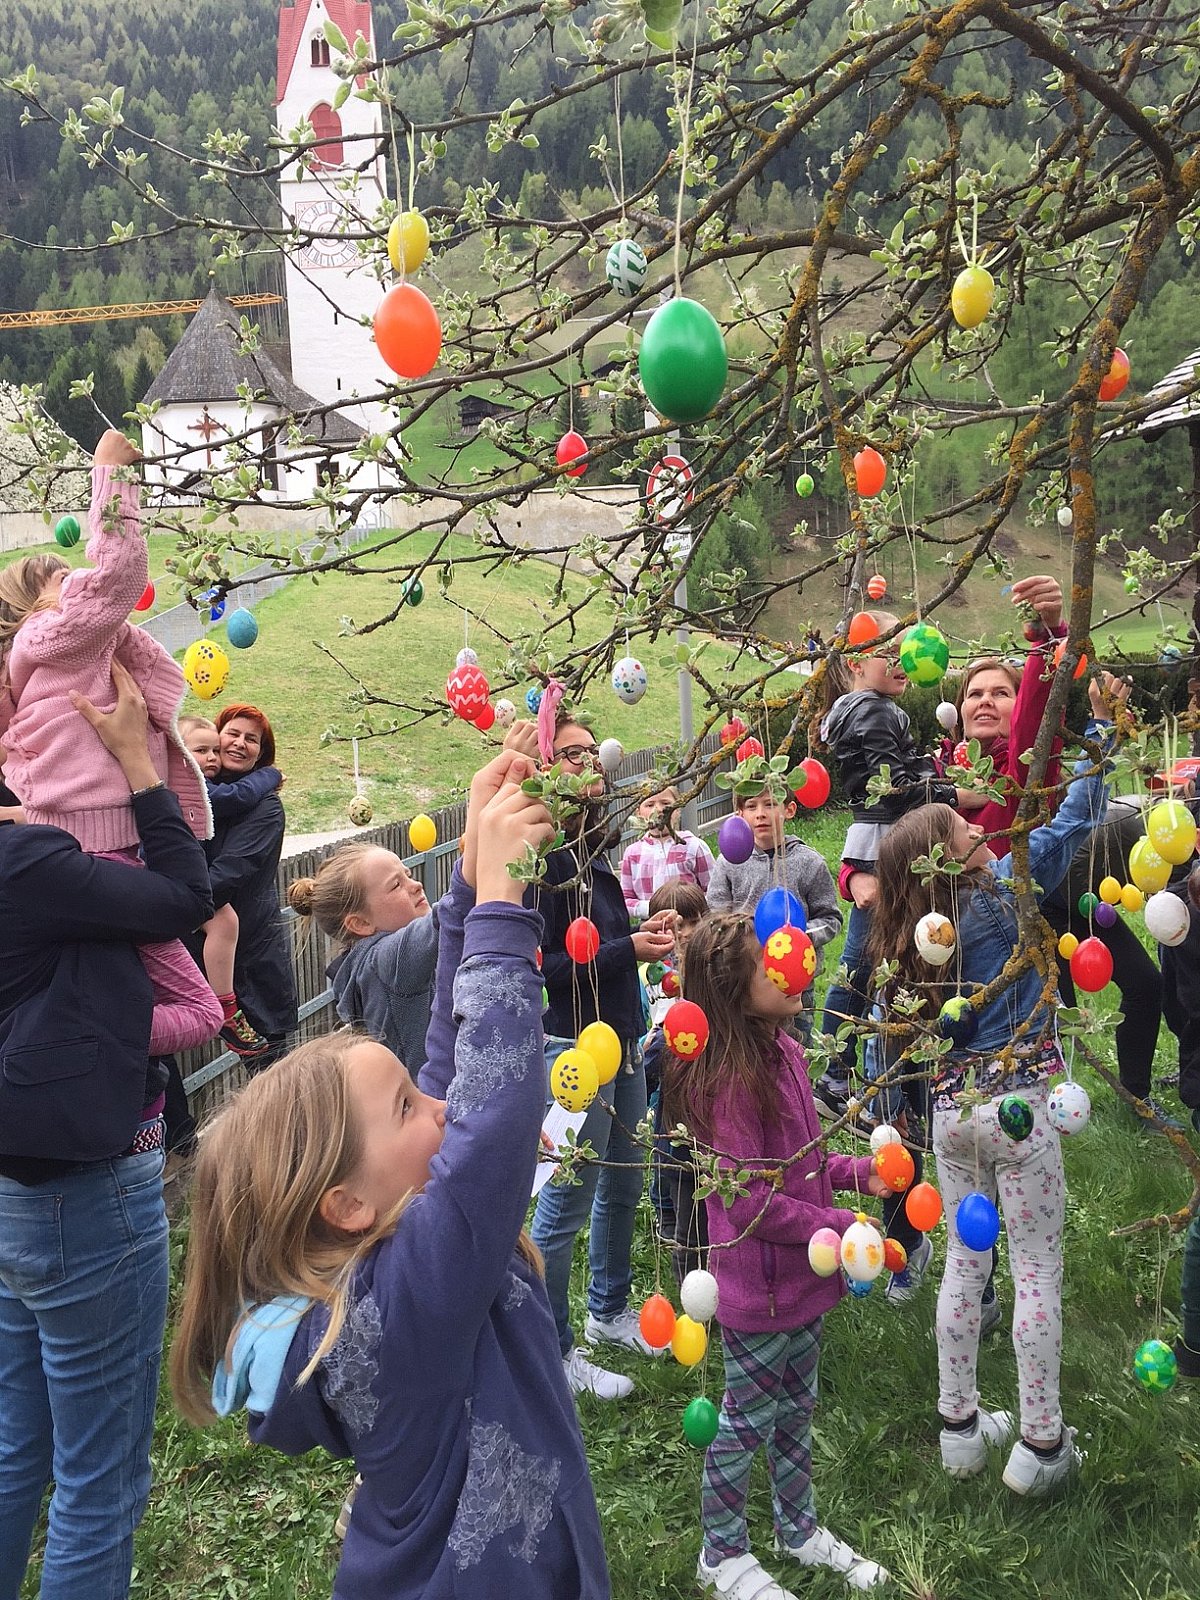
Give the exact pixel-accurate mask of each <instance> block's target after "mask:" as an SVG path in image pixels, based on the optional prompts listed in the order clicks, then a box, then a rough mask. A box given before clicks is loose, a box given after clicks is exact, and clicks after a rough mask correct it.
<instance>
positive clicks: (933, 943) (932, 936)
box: [913, 911, 958, 967]
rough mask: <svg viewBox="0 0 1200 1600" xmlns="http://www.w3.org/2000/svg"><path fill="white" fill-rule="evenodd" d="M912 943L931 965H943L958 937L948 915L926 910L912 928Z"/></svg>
mask: <svg viewBox="0 0 1200 1600" xmlns="http://www.w3.org/2000/svg"><path fill="white" fill-rule="evenodd" d="M913 943H914V944H915V945H916V947H917V954H918V955H919V956H920V957H921V958H922V959H923V960H925V961H928V963H929V965H930V966H931V967H944V966H945V965H946V963H947V961H949V960H950V958H951V957H952V956H953V954H954V952H955V950H956V949H957V947H958V938H957V935H956V934H955V932H954V924H953V923H952V922H951V921H950V918H949V917H944V916H943V915H942V913H941V912H940V911H927V912H926V913H925V915H924V916H923V917H922V918H921V920H920V921H919V922H918V923H917V925H916V927H915V928H914V929H913Z"/></svg>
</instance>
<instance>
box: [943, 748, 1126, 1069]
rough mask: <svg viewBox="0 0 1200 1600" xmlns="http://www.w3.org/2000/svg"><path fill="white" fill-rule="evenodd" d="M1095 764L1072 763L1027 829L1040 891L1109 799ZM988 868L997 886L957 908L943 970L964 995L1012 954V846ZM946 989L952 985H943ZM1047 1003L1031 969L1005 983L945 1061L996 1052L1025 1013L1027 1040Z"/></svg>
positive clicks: (1061, 872)
mask: <svg viewBox="0 0 1200 1600" xmlns="http://www.w3.org/2000/svg"><path fill="white" fill-rule="evenodd" d="M1110 728H1111V725H1110V724H1108V723H1097V722H1095V721H1091V722H1089V723H1088V727H1087V732H1086V737H1088V738H1091V739H1096V740H1100V741H1103V740H1104V738H1105V736H1106V734H1107V733H1108V732H1109V731H1110ZM1093 765H1094V763H1093V762H1092V760H1091V758H1090V757H1087V756H1084V757H1082V758H1081V759H1080V760H1079V761H1078V762H1077V763H1076V766H1075V780H1074V782H1073V783H1072V784H1071V786H1070V787H1069V788H1068V790H1067V792H1066V795H1065V797H1064V799H1063V802H1062V805H1061V806H1060V807H1059V808H1058V811H1057V812H1056V813H1055V815H1054V818H1053V820H1052V821H1051V822H1049V823H1047V824H1046V825H1045V826H1044V827H1041V828H1035V829H1034V830H1033V832H1032V833H1031V834H1030V835H1029V870H1030V873H1031V875H1032V877H1033V880H1034V882H1035V884H1036V885H1037V892H1038V896H1039V898H1041V897H1042V896H1044V895H1046V894H1048V893H1049V892H1050V890H1052V889H1054V888H1057V886H1058V885H1059V884H1060V883H1061V882H1062V880H1063V878H1064V877H1065V876H1066V872H1067V868H1068V867H1069V866H1070V864H1071V857H1072V856H1073V855H1074V854H1075V851H1076V850H1077V849H1078V848H1079V847H1080V845H1081V844H1082V843H1083V842H1084V840H1085V839H1086V838H1087V836H1088V834H1090V833H1091V832H1092V830H1093V829H1094V828H1095V827H1096V826H1097V824H1098V823H1099V822H1102V821H1103V820H1104V813H1105V807H1106V805H1107V803H1108V784H1107V778H1106V777H1105V775H1104V773H1103V772H1093V773H1091V774H1090V775H1089V776H1084V774H1087V772H1088V769H1089V768H1090V767H1092V766H1093ZM987 870H988V871H989V872H990V873H991V874H992V877H993V879H994V881H995V887H996V891H997V892H996V893H991V892H990V891H988V890H983V889H977V890H975V892H974V893H973V894H971V895H970V897H969V898H968V899H967V900H966V901H965V903H962V904H960V906H959V910H958V953H957V954H956V956H955V958H954V961H953V962H952V963H951V965H950V966H949V967H948V968H947V969H945V970H946V971H947V974H949V973H950V972H953V974H954V977H955V979H956V980H957V986H958V991H959V993H961V994H964V995H967V996H971V995H974V994H975V993H976V992H977V991H978V990H979V989H981V988H983V987H985V986H986V985H987V984H989V983H990V982H991V981H992V979H993V978H995V977H996V975H997V973H999V972H1000V970H1001V969H1002V968H1003V966H1004V964H1005V962H1006V961H1007V960H1008V958H1009V957H1010V956H1011V955H1012V953H1013V950H1014V949H1015V948H1016V943H1017V906H1016V895H1015V892H1014V889H1013V881H1012V879H1013V859H1012V855H1011V853H1010V854H1008V855H1006V856H1005V857H1003V859H1002V860H1000V861H995V860H993V861H990V862H989V863H988V867H987ZM946 992H947V994H948V995H949V994H950V993H952V992H953V989H952V988H951V987H950V985H947V990H946ZM1045 1012H1046V1007H1045V1005H1044V1003H1043V1001H1042V979H1041V978H1040V977H1039V976H1038V974H1037V973H1036V972H1035V971H1033V970H1032V969H1031V970H1030V971H1028V972H1025V973H1023V974H1022V975H1021V977H1019V978H1018V979H1017V981H1016V982H1015V983H1013V984H1011V985H1010V986H1009V987H1008V988H1007V989H1006V990H1005V991H1004V993H1003V994H1001V995H998V996H997V997H996V999H995V1000H993V1001H992V1002H991V1003H990V1005H986V1006H985V1007H984V1008H983V1010H982V1012H981V1013H980V1017H979V1031H978V1032H977V1033H976V1035H975V1037H974V1039H972V1041H971V1046H970V1049H969V1050H967V1051H954V1052H953V1053H952V1055H951V1056H950V1058H949V1061H952V1062H955V1063H957V1061H958V1060H959V1059H960V1058H962V1064H963V1066H964V1068H965V1067H966V1065H967V1064H968V1061H969V1059H970V1058H971V1057H980V1056H982V1057H985V1058H989V1057H992V1056H996V1055H998V1054H999V1053H1000V1051H1001V1050H1003V1049H1004V1048H1005V1047H1006V1046H1008V1045H1010V1044H1011V1043H1012V1040H1013V1034H1014V1033H1015V1032H1016V1030H1017V1028H1018V1027H1019V1026H1020V1025H1021V1024H1022V1023H1023V1022H1025V1021H1026V1020H1027V1019H1028V1020H1029V1022H1030V1026H1029V1028H1028V1029H1027V1030H1026V1033H1025V1034H1024V1035H1023V1036H1022V1037H1023V1038H1028V1039H1029V1041H1030V1043H1031V1044H1032V1043H1033V1041H1034V1040H1035V1039H1036V1038H1037V1035H1038V1033H1039V1032H1040V1031H1041V1029H1042V1028H1043V1027H1044V1026H1045V1024H1046V1021H1047V1018H1046V1015H1045Z"/></svg>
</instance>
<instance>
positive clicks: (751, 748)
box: [734, 739, 763, 761]
mask: <svg viewBox="0 0 1200 1600" xmlns="http://www.w3.org/2000/svg"><path fill="white" fill-rule="evenodd" d="M762 754H763V747H762V744H761V742H760V741H759V740H758V739H743V740H742V742H741V744H740V745H738V747H737V749H736V750H735V751H734V758H735V759H736V760H738V761H746V760H748V759H749V758H750V757H751V756H761V755H762Z"/></svg>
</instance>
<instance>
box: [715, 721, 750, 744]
mask: <svg viewBox="0 0 1200 1600" xmlns="http://www.w3.org/2000/svg"><path fill="white" fill-rule="evenodd" d="M749 731H750V730H749V728H747V726H746V724H745V723H744V722H743V721H742V719H741V717H730V719H729V721H728V722H727V723H726V724H725V726H724V727H723V728H722V729H721V743H722V744H737V743H738V741H739V740H741V739H744V738H745V737H746V735H747V734H748V733H749Z"/></svg>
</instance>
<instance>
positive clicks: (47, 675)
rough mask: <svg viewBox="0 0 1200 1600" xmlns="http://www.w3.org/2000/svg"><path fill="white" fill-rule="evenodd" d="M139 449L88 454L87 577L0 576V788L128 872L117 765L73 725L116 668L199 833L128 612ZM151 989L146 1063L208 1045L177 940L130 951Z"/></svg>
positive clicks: (80, 572)
mask: <svg viewBox="0 0 1200 1600" xmlns="http://www.w3.org/2000/svg"><path fill="white" fill-rule="evenodd" d="M137 460H138V451H137V450H136V449H135V448H134V446H133V445H131V444H130V442H129V440H128V439H126V438H125V436H124V435H123V434H121V433H118V432H117V431H116V430H115V429H111V428H110V429H109V431H108V432H107V433H106V434H105V435H104V437H103V438H102V439H101V440H100V443H99V444H98V445H97V447H96V454H95V457H94V460H93V465H92V504H91V510H90V512H89V514H88V535H89V536H88V545H87V554H88V559H89V560H90V561H92V562H93V563H94V565H93V566H91V567H79V568H75V569H72V568H71V567H69V566H68V565H67V563H66V562H65V561H63V560H61V558H59V557H56V556H27V557H26V558H25V559H24V560H22V561H17V562H14V563H13V564H12V566H11V567H9V568H7V570H6V571H4V572H3V573H0V741H2V742H3V746H4V779H5V782H6V783H7V784H8V786H9V788H10V789H12V791H13V793H14V794H16V795H17V796H18V798H19V799H20V801H21V804H22V806H23V807H24V810H25V820H26V822H28V823H42V824H45V825H48V826H50V827H55V828H62V829H63V830H64V831H65V832H67V833H69V834H71V835H72V836H73V837H74V838H75V839H77V840H78V841H79V843H80V845H81V846H82V847H83V849H84V850H86V851H87V852H88V853H89V854H90V855H95V856H104V857H107V858H108V859H110V860H114V861H128V862H129V863H130V864H131V865H134V866H140V865H141V861H140V858H139V856H138V842H139V841H138V831H137V825H136V822H135V820H134V813H133V806H132V805H131V803H130V797H129V785H128V784H127V783H126V782H125V780H124V777H123V776H122V773H121V768H120V766H119V764H118V763H117V762H116V761H115V760H114V759H113V757H112V756H111V755H110V754H109V753H108V751H107V750H106V749H105V748H104V746H103V745H102V744H101V742H100V738H99V736H98V735H97V734H96V733H95V732H94V731H93V729H91V728H90V727H88V725H87V724H86V723H85V722H83V721H82V719H81V718H80V717H79V715H78V713H77V711H76V709H75V700H74V699H73V698H72V697H73V696H79V695H85V696H86V697H87V698H88V699H89V700H91V701H92V703H93V704H94V705H96V706H97V707H99V709H100V710H102V711H107V710H111V708H112V706H113V704H114V703H115V701H116V688H115V686H114V684H113V681H112V666H113V662H114V661H117V662H119V663H120V664H121V666H123V667H124V668H125V669H126V671H127V672H129V674H130V675H131V676H132V678H133V680H134V682H135V683H136V684H137V687H138V688H139V689H140V690H141V693H142V697H143V699H144V700H145V702H146V709H147V711H148V713H149V717H150V726H149V729H148V730H147V733H148V743H149V748H150V758H151V760H152V761H153V763H154V766H155V768H156V770H157V772H158V775H159V777H160V779H161V780H162V782H163V783H164V784H165V785H166V787H167V788H169V789H171V790H173V791H174V793H175V795H176V796H177V798H178V800H179V804H180V808H181V810H182V812H183V820H184V821H185V822H186V823H187V824H188V826H189V827H190V828H191V830H192V832H193V834H194V835H195V836H196V838H197V839H205V838H207V837H208V835H209V834H210V833H211V832H212V813H211V811H210V810H209V804H208V796H207V793H206V791H205V786H204V780H203V778H202V777H201V776H200V771H199V769H198V767H197V766H196V763H195V762H194V761H193V760H192V758H191V756H190V755H189V754H188V752H187V750H186V749H185V748H184V745H183V741H182V739H181V738H180V736H179V732H178V730H177V728H176V725H175V720H176V715H177V713H178V710H179V705H180V702H181V700H182V699H183V690H184V680H183V673H182V672H181V671H180V669H179V666H178V665H177V664H176V662H174V661H173V660H172V659H171V657H170V656H169V655H168V654H167V652H166V651H165V650H164V649H163V647H162V645H160V644H159V643H158V641H157V640H156V639H154V638H152V637H151V635H150V634H148V633H147V632H146V631H145V629H143V628H134V627H131V626H130V624H129V621H128V617H129V613H130V612H131V611H132V610H133V608H134V605H135V604H136V603H137V601H138V600H139V599H140V598H141V595H142V592H143V591H144V589H145V587H146V582H147V579H148V576H149V571H148V560H147V554H146V541H145V539H144V538H143V537H142V533H141V528H140V521H139V507H138V488H137V483H136V482H135V481H133V479H132V477H131V476H130V474H128V473H126V474H124V475H122V476H121V477H118V475H117V473H116V471H115V470H114V469H116V468H119V467H125V468H128V467H131V466H132V465H133V463H134V462H135V461H137ZM141 952H142V961H143V964H144V966H145V968H146V971H147V973H148V974H149V976H150V979H151V982H152V983H153V985H154V1015H153V1024H152V1030H151V1035H150V1042H149V1053H150V1054H151V1055H169V1054H171V1053H172V1052H173V1051H175V1050H182V1049H185V1048H187V1047H188V1046H189V1045H195V1044H202V1043H203V1042H204V1041H205V1040H207V1039H211V1038H213V1036H214V1035H215V1034H216V1032H217V1030H218V1029H219V1028H220V1026H221V1023H222V1021H223V1020H224V1018H223V1013H222V1010H221V1006H220V1003H219V1001H218V1000H217V997H216V996H215V995H214V994H213V992H212V990H211V989H210V988H209V986H208V985H207V984H206V983H205V982H204V979H203V978H202V976H201V975H200V972H199V969H198V968H197V967H196V964H195V962H194V961H193V960H192V958H191V957H190V956H189V955H188V953H187V951H186V950H185V949H184V947H183V945H182V944H180V943H179V941H178V940H172V941H171V942H170V943H165V944H153V945H143V946H141Z"/></svg>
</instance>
